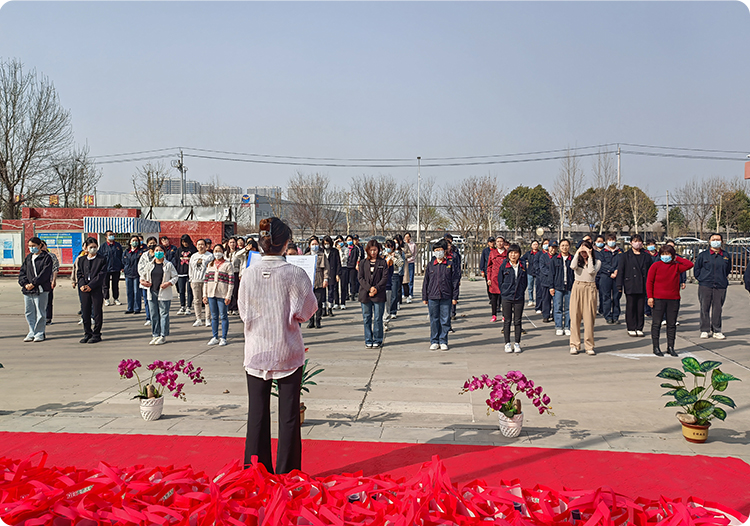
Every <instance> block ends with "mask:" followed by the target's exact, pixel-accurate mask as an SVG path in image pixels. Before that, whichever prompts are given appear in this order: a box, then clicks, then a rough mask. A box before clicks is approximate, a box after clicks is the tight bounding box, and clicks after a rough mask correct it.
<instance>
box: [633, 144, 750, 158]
mask: <svg viewBox="0 0 750 526" xmlns="http://www.w3.org/2000/svg"><path fill="white" fill-rule="evenodd" d="M620 144H623V145H625V146H634V147H636V148H654V149H659V150H683V151H689V152H713V153H739V154H742V155H746V154H747V153H748V152H747V151H738V150H710V149H706V148H682V147H679V146H652V145H649V144H633V143H627V142H621V143H620Z"/></svg>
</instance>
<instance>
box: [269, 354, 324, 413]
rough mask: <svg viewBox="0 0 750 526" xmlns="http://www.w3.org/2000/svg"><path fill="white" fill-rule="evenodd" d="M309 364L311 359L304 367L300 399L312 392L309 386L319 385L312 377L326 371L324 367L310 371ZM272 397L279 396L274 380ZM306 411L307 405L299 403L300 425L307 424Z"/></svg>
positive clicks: (315, 367)
mask: <svg viewBox="0 0 750 526" xmlns="http://www.w3.org/2000/svg"><path fill="white" fill-rule="evenodd" d="M305 350H307V349H305ZM309 362H310V359H309V358H305V364H304V365H303V366H302V381H301V382H300V387H299V395H300V397H302V395H303V394H305V393H309V392H310V388H309V386H311V385H318V384H317V383H316V382H315V381H313V380H312V377H313V376H316V375H318V374H320V373H322V372H323V371H325V369H323V368H322V367H320V366H317V365H316V366H313V368H312V369H310V368H309V367H308V363H309ZM271 395H272V396H275V397H278V396H279V386H278V384H277V383H276V380H274V381H273V384H272V385H271ZM306 409H307V407H305V403H304V402H302V401H300V403H299V420H300V424H304V423H305V410H306Z"/></svg>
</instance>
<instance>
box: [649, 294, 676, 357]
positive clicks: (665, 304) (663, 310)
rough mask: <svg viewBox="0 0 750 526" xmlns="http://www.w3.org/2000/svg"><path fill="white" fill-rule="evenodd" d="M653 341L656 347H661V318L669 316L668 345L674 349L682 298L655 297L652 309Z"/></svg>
mask: <svg viewBox="0 0 750 526" xmlns="http://www.w3.org/2000/svg"><path fill="white" fill-rule="evenodd" d="M651 312H652V315H651V342H652V343H653V344H654V348H657V347H659V335H660V333H661V320H663V319H664V317H665V316H666V318H667V347H669V348H670V349H674V340H675V337H676V336H677V315H678V314H679V312H680V300H660V299H654V306H653V308H652V309H651Z"/></svg>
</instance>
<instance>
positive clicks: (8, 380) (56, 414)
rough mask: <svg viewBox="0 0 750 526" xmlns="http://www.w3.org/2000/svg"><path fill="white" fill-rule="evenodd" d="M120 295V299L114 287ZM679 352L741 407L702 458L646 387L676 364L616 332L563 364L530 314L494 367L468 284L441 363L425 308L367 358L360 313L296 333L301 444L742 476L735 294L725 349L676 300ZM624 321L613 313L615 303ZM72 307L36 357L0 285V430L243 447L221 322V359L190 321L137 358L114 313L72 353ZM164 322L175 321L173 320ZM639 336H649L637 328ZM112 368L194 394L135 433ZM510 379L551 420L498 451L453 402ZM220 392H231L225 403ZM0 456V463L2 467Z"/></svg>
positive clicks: (564, 352)
mask: <svg viewBox="0 0 750 526" xmlns="http://www.w3.org/2000/svg"><path fill="white" fill-rule="evenodd" d="M122 288H123V289H124V287H122ZM683 296H684V298H685V299H684V300H683V309H682V312H681V317H680V320H681V323H682V325H681V326H680V327H679V332H678V342H677V347H678V351H679V352H680V353H681V355H683V356H684V355H686V354H690V355H693V356H695V357H697V358H698V359H699V360H706V359H713V360H719V361H721V362H723V363H724V366H723V370H725V371H726V372H728V373H731V374H734V375H735V376H738V377H740V378H742V379H744V380H745V381H744V382H742V383H738V382H736V383H734V384H732V385H731V387H730V389H729V390H728V391H727V393H726V394H728V395H729V396H731V397H733V398H734V400H735V401H736V402H737V403H738V408H737V409H736V410H729V416H728V418H727V420H726V422H721V421H715V423H714V425H713V426H712V428H711V431H710V439H709V442H708V443H707V444H703V445H694V444H689V443H687V442H686V441H685V440H683V438H682V436H681V433H680V427H679V425H678V422H677V420H676V418H675V417H674V411H675V410H674V409H665V408H664V403H665V402H666V399H665V398H662V397H661V394H662V391H663V389H661V388H659V383H660V381H659V379H657V378H655V375H656V373H658V372H659V370H661V368H662V367H665V366H667V365H673V366H679V362H678V360H677V359H676V358H669V357H665V358H657V357H655V356H654V355H652V354H651V349H650V340H649V339H648V338H645V339H644V338H641V339H633V338H629V337H628V336H627V333H626V331H625V326H624V325H618V326H608V325H605V324H604V323H603V322H602V321H601V319H598V320H597V322H598V325H597V332H596V342H597V352H598V353H599V354H598V355H597V356H587V355H578V356H571V355H569V353H568V345H567V339H566V338H560V337H555V336H554V329H553V328H552V327H550V326H549V325H547V324H542V323H541V319H540V318H541V317H540V316H539V315H536V314H534V313H533V312H530V313H529V314H528V316H529V317H528V319H526V320H525V322H524V327H525V328H526V329H527V330H528V335H527V336H525V338H524V340H523V342H522V345H523V347H524V352H523V353H522V354H520V355H506V354H505V353H504V352H502V344H501V342H502V336H501V327H500V324H497V323H496V324H492V323H490V322H489V305H488V304H487V303H488V302H487V298H486V296H485V289H484V286H483V284H482V283H480V282H469V281H464V283H463V284H462V301H461V304H460V305H459V316H460V318H459V319H458V320H457V321H456V322H455V329H456V333H455V334H452V335H451V339H450V343H451V349H450V351H449V352H430V351H428V345H429V326H428V323H427V313H426V307H424V306H423V305H422V304H421V303H413V304H411V305H404V308H403V309H402V310H401V312H400V313H399V316H398V319H397V320H396V321H394V322H393V323H392V329H391V331H390V332H388V333H387V336H386V344H385V346H384V347H383V348H382V349H380V350H368V349H365V348H364V343H363V330H362V325H361V314H360V311H359V310H358V309H357V308H355V307H358V304H353V305H352V304H350V309H348V310H346V311H344V312H341V311H336V316H335V317H334V318H332V319H331V318H323V325H324V327H323V329H321V330H310V329H304V334H305V340H306V343H307V344H308V346H309V347H310V353H309V357H310V359H311V362H313V363H317V364H320V365H321V366H323V367H324V368H325V372H324V373H322V374H321V375H320V376H318V384H319V385H318V386H317V387H313V388H312V392H311V393H310V394H309V395H306V396H305V397H304V401H305V403H306V404H307V406H308V411H307V422H306V423H305V425H304V427H303V437H304V438H305V439H329V440H330V439H334V440H337V439H341V440H367V441H394V442H439V443H470V444H495V445H519V446H539V447H556V448H576V449H598V450H619V451H637V452H664V453H675V454H687V455H690V454H696V453H699V454H706V455H715V456H734V457H740V458H743V459H744V460H745V461H747V462H750V436H748V430H750V411H748V403H747V400H748V398H750V372H749V369H750V341H748V334H749V333H750V323H749V317H748V314H747V313H748V300H749V298H748V294H747V292H746V291H745V290H744V288H743V287H742V286H741V285H739V284H733V285H731V286H730V290H729V294H728V300H727V305H726V307H725V328H724V330H725V333H726V335H727V340H725V341H717V340H700V339H699V338H698V321H697V320H698V315H697V310H696V309H697V306H696V296H697V290H696V288H695V286H694V285H689V286H688V289H687V290H686V291H685V292H684V295H683ZM623 306H624V303H623ZM77 309H78V305H77V298H76V297H75V295H74V292H73V290H72V289H71V288H69V287H68V286H66V287H64V288H62V289H59V290H58V297H57V298H56V301H55V321H54V324H53V325H51V326H50V327H49V328H48V338H49V339H48V341H46V342H45V343H23V342H22V341H21V340H22V339H23V337H24V336H25V334H26V332H27V328H26V323H25V320H24V318H23V301H22V298H21V293H20V291H19V289H18V287H17V284H16V283H15V281H14V280H13V279H11V278H3V279H0V327H1V329H0V338H1V340H0V363H2V364H3V365H4V369H0V431H38V432H84V433H133V434H167V435H198V434H200V435H212V436H244V431H245V429H244V426H245V423H244V422H245V418H246V391H245V384H244V371H243V369H242V357H243V347H242V344H243V339H242V334H241V325H240V321H239V318H238V317H232V318H231V324H230V334H229V341H230V345H229V346H227V347H221V348H219V347H207V346H206V342H207V341H208V340H209V338H210V331H209V329H206V328H202V327H201V328H193V327H192V326H191V325H192V322H193V319H192V317H188V316H176V315H173V318H172V319H173V324H172V336H171V337H170V338H169V342H168V344H167V345H164V346H160V347H153V346H148V345H146V344H147V343H148V341H149V339H150V331H149V330H148V328H146V327H144V326H143V321H144V319H143V318H142V317H139V318H137V319H136V318H134V317H133V316H130V315H124V314H123V311H124V310H125V307H124V306H121V307H105V321H104V329H103V337H104V341H103V342H102V343H100V344H97V345H81V344H79V343H78V340H79V339H80V337H81V336H82V329H81V327H80V326H78V325H77V319H78V318H77V316H76V311H77ZM174 312H176V309H173V314H174ZM646 329H647V330H648V322H647V325H646ZM122 358H137V359H139V360H140V361H141V363H144V364H146V363H149V362H150V361H152V360H154V359H157V358H158V359H163V360H177V359H180V358H185V359H191V360H193V361H194V362H195V363H196V364H197V365H198V366H201V367H203V368H204V369H205V375H206V378H207V380H208V382H209V383H208V384H207V385H201V386H191V387H190V388H188V389H187V395H188V401H187V402H182V401H179V400H176V399H171V398H170V399H168V400H167V401H166V404H165V410H164V412H165V415H164V416H163V417H162V419H160V420H158V421H155V422H145V421H144V420H142V419H141V418H140V416H139V413H138V408H137V403H136V401H133V400H131V398H132V396H133V394H134V393H135V384H134V383H133V382H130V381H126V380H121V379H120V378H119V376H118V373H117V364H118V363H119V361H120V360H121V359H122ZM511 369H519V370H521V371H523V372H524V373H525V374H526V375H527V376H529V377H530V378H532V379H533V380H534V381H535V382H536V383H537V384H538V385H542V386H543V387H544V388H545V391H546V392H547V393H548V394H549V396H550V397H551V398H552V406H553V410H554V413H555V415H554V416H549V415H544V416H540V415H538V414H534V411H527V412H526V413H525V418H526V421H525V427H524V430H523V434H522V436H521V437H520V438H518V439H515V440H509V439H505V438H503V437H502V436H501V435H500V433H499V431H498V430H497V416H496V415H495V414H494V413H493V414H491V415H489V416H488V415H487V414H486V406H485V403H484V399H485V397H484V396H482V393H481V392H480V393H472V394H465V395H460V394H459V391H460V389H461V386H462V385H463V382H464V381H465V380H466V379H467V378H468V377H469V376H471V375H475V374H476V375H479V374H482V373H488V374H498V373H505V372H507V371H508V370H511ZM225 391H228V392H225ZM1 453H2V452H0V454H1Z"/></svg>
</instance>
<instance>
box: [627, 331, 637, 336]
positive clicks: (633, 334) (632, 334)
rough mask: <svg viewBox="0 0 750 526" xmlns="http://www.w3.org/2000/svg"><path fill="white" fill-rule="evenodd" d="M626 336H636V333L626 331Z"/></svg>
mask: <svg viewBox="0 0 750 526" xmlns="http://www.w3.org/2000/svg"><path fill="white" fill-rule="evenodd" d="M628 336H636V332H635V331H628Z"/></svg>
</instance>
